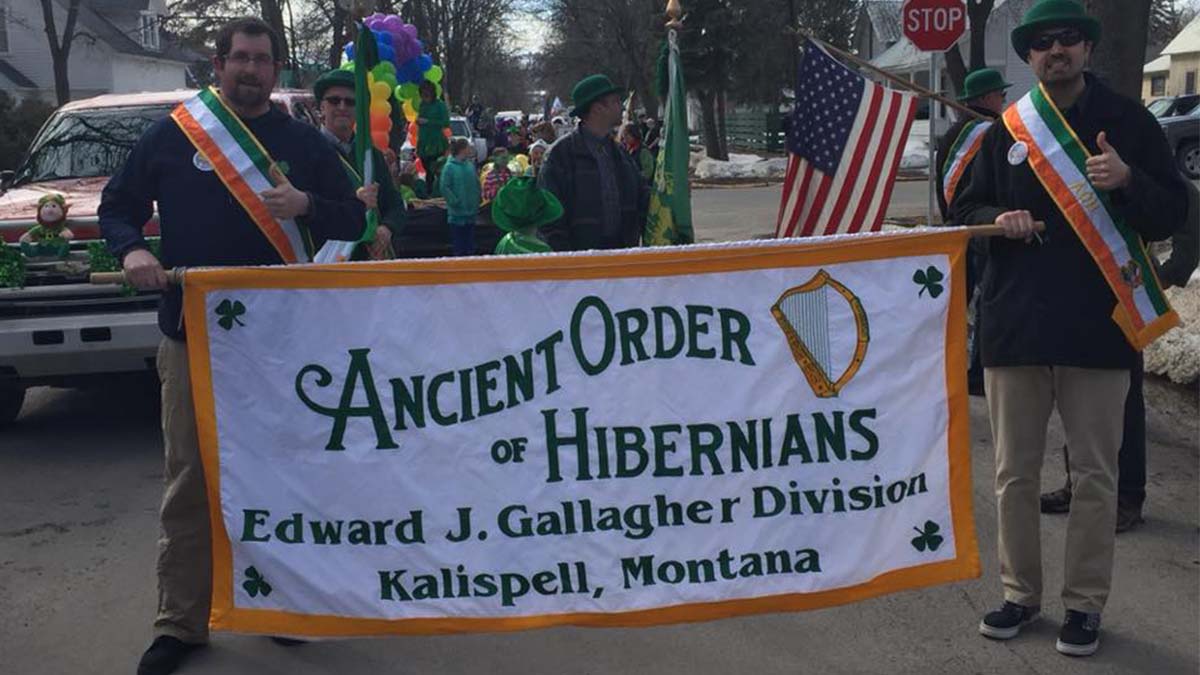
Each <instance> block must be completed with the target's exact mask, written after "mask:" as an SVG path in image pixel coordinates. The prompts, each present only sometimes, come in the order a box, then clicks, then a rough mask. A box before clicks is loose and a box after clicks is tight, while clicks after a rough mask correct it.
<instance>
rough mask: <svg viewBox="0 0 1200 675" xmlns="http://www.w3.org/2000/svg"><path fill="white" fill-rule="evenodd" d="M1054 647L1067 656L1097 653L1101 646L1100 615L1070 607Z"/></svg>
mask: <svg viewBox="0 0 1200 675" xmlns="http://www.w3.org/2000/svg"><path fill="white" fill-rule="evenodd" d="M1054 648H1055V649H1057V650H1058V653H1059V654H1066V655H1067V656H1091V655H1092V654H1095V653H1096V650H1097V649H1099V648H1100V615H1099V614H1086V613H1084V612H1076V611H1075V610H1073V609H1068V610H1067V618H1066V619H1065V620H1064V621H1063V625H1062V628H1061V629H1060V630H1059V631H1058V642H1057V643H1056V644H1055V645H1054Z"/></svg>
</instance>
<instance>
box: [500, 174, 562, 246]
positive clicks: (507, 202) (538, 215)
mask: <svg viewBox="0 0 1200 675" xmlns="http://www.w3.org/2000/svg"><path fill="white" fill-rule="evenodd" d="M562 215H563V206H562V203H561V202H559V201H558V197H555V196H554V193H553V192H550V191H549V190H543V189H541V188H539V187H538V186H537V181H536V179H534V178H533V177H531V176H520V177H518V178H513V179H512V180H510V181H508V182H507V183H505V184H504V187H502V188H500V191H499V192H497V193H496V198H495V199H493V200H492V222H493V223H495V224H496V227H499V228H500V229H502V230H504V231H505V232H517V231H519V230H522V229H525V228H527V227H537V226H539V225H545V224H546V223H552V222H554V221H556V220H558V219H559V218H562Z"/></svg>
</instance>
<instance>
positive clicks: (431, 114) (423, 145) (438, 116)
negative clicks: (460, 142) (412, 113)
mask: <svg viewBox="0 0 1200 675" xmlns="http://www.w3.org/2000/svg"><path fill="white" fill-rule="evenodd" d="M417 117H418V118H420V119H423V120H425V123H424V124H418V125H417V156H418V157H433V156H436V155H440V154H442V153H444V152H446V148H448V147H450V141H448V140H446V132H445V131H444V130H445V129H446V127H449V126H450V111H449V110H448V109H447V108H446V104H445V103H443V102H442V101H438V100H433V101H428V102H425V101H422V102H421V107H420V109H419V110H417ZM426 168H427V169H428V168H429V167H426Z"/></svg>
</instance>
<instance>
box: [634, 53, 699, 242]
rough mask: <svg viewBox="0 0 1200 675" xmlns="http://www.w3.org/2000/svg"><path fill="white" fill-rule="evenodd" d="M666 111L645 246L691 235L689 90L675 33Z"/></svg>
mask: <svg viewBox="0 0 1200 675" xmlns="http://www.w3.org/2000/svg"><path fill="white" fill-rule="evenodd" d="M666 51H667V78H668V80H669V82H670V84H669V87H668V90H667V107H666V113H665V114H664V115H663V136H662V144H661V146H660V147H661V149H660V150H659V153H658V163H657V166H656V168H655V169H654V185H653V188H654V191H653V192H652V193H651V195H650V212H649V214H648V215H647V216H646V231H645V233H644V234H643V236H642V242H643V243H644V244H645V245H646V246H670V245H672V244H690V243H692V242H693V241H695V239H696V236H695V233H694V232H693V231H692V195H691V190H690V189H689V187H688V152H689V149H688V125H687V90H686V88H685V87H684V84H683V65H682V64H681V63H680V62H679V45H678V44H677V43H676V41H675V31H671V32H670V34H669V35H668V37H667V50H666Z"/></svg>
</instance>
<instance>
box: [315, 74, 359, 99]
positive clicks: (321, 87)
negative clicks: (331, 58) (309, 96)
mask: <svg viewBox="0 0 1200 675" xmlns="http://www.w3.org/2000/svg"><path fill="white" fill-rule="evenodd" d="M330 87H346V88H348V89H349V90H350V91H354V73H352V72H350V71H348V70H342V69H340V68H339V69H337V70H331V71H329V72H328V73H325V74H324V75H322V76H321V77H318V78H317V81H316V82H314V83H313V95H314V96H316V97H317V101H320V100H321V99H323V98H325V92H326V91H328V90H329V88H330Z"/></svg>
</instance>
